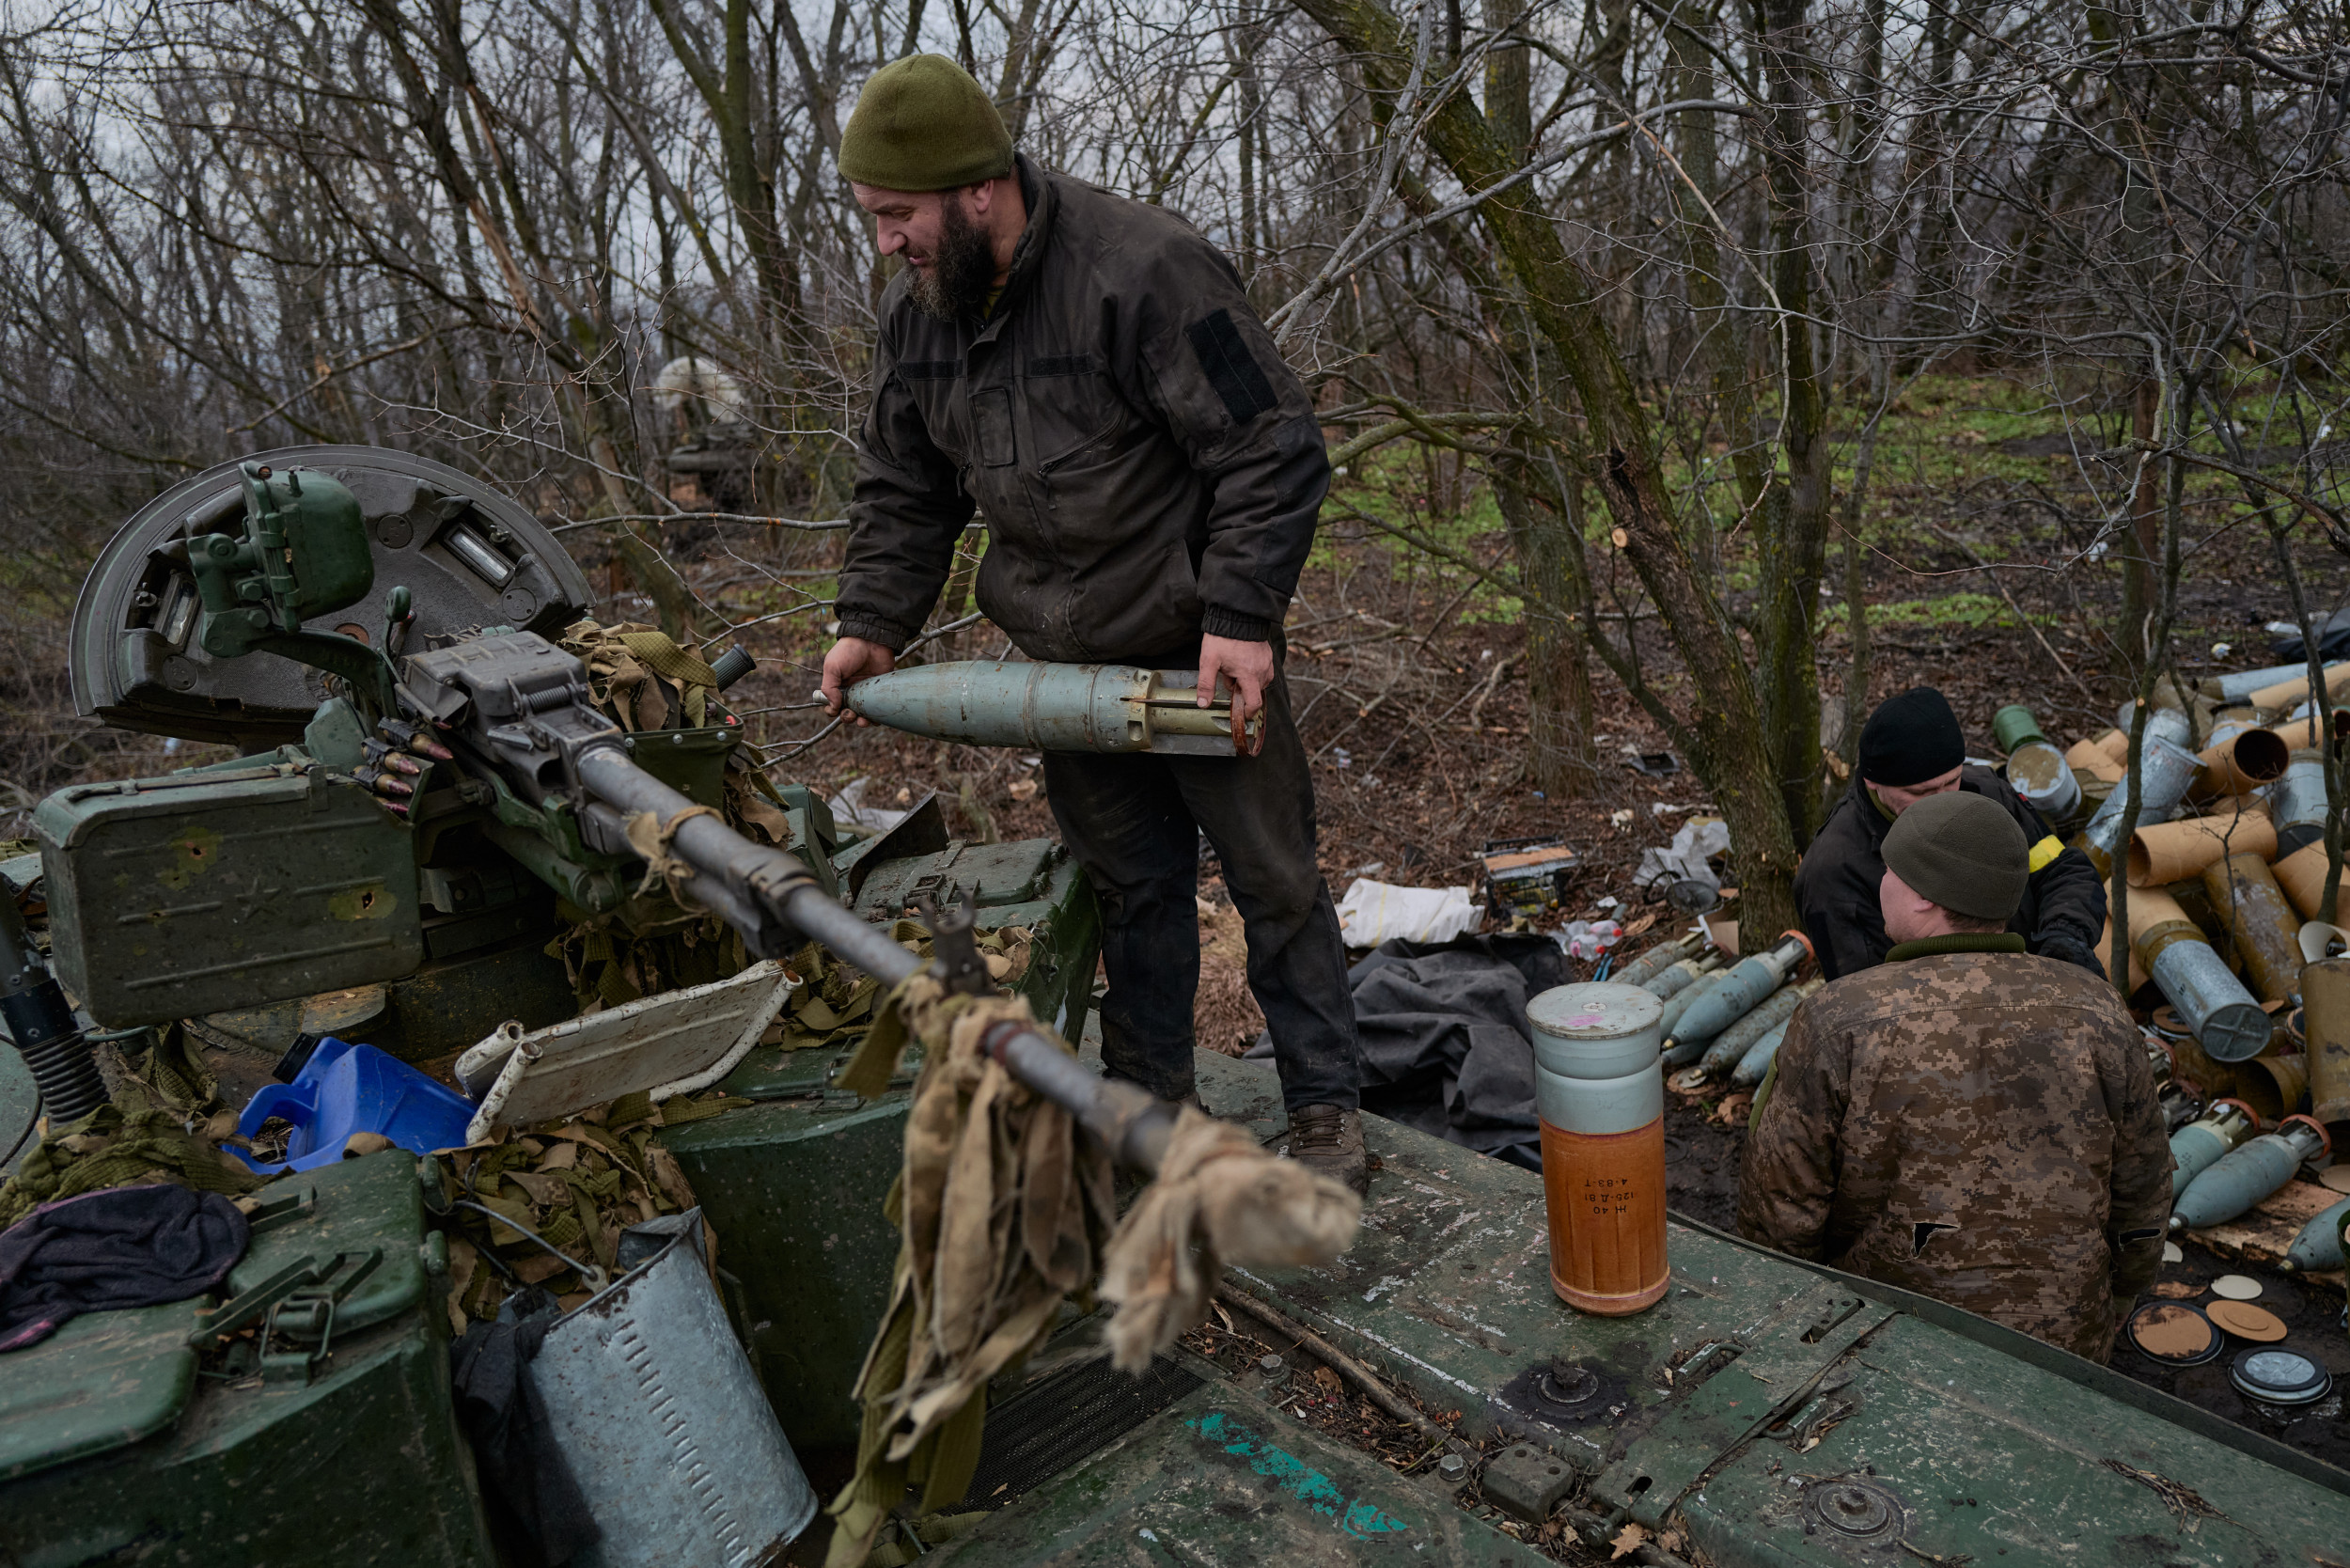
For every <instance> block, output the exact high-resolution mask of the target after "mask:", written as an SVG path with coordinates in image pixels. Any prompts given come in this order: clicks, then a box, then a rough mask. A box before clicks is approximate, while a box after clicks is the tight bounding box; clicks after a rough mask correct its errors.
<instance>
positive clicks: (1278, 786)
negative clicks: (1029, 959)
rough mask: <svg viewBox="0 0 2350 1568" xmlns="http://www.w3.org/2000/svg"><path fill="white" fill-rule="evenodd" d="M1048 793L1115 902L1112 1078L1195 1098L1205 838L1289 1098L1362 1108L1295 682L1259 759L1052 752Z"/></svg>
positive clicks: (1109, 923)
mask: <svg viewBox="0 0 2350 1568" xmlns="http://www.w3.org/2000/svg"><path fill="white" fill-rule="evenodd" d="M1276 646H1278V645H1276ZM1184 662H1185V663H1188V662H1189V661H1187V660H1186V661H1184ZM1169 667H1173V666H1169ZM1044 785H1045V789H1046V790H1047V792H1049V793H1050V796H1051V799H1052V803H1053V816H1054V819H1055V820H1056V821H1057V822H1058V823H1060V831H1061V837H1062V839H1064V840H1065V841H1066V842H1067V844H1068V845H1069V849H1070V852H1071V853H1072V854H1073V855H1075V856H1076V857H1077V860H1078V863H1079V864H1081V865H1083V866H1084V867H1085V869H1086V874H1087V875H1088V876H1089V877H1090V878H1091V879H1092V882H1093V886H1094V891H1095V892H1096V893H1098V894H1099V895H1100V897H1101V900H1102V927H1103V930H1102V961H1103V966H1104V967H1105V969H1107V970H1108V972H1109V992H1108V995H1107V996H1105V998H1104V999H1103V1003H1102V1060H1103V1062H1104V1064H1105V1066H1107V1067H1108V1069H1109V1070H1110V1072H1111V1074H1113V1075H1115V1076H1118V1077H1123V1078H1131V1079H1133V1080H1134V1081H1135V1082H1136V1083H1138V1084H1140V1085H1142V1086H1143V1087H1144V1088H1145V1089H1148V1090H1151V1091H1152V1093H1154V1094H1157V1095H1159V1096H1160V1097H1162V1098H1164V1099H1169V1100H1178V1099H1181V1098H1183V1096H1184V1095H1186V1094H1189V1093H1191V1092H1192V1087H1193V1086H1192V1058H1191V1053H1192V1048H1193V1037H1192V1007H1193V1004H1194V1001H1195V999H1196V997H1197V995H1198V992H1199V902H1198V899H1199V835H1201V834H1202V833H1204V834H1206V835H1207V839H1208V842H1209V843H1210V844H1212V845H1213V846H1214V849H1215V853H1216V855H1217V858H1219V859H1220V860H1222V861H1223V863H1224V885H1225V886H1226V887H1227V888H1229V889H1230V892H1231V895H1232V902H1233V904H1234V906H1235V907H1237V908H1238V909H1239V910H1240V914H1241V918H1242V919H1243V920H1244V921H1245V922H1246V930H1247V937H1248V988H1249V989H1250V990H1251V991H1253V992H1255V993H1256V996H1257V1005H1258V1006H1260V1007H1261V1008H1263V1009H1264V1015H1265V1023H1266V1024H1267V1026H1268V1027H1270V1028H1271V1029H1272V1031H1273V1055H1274V1061H1275V1064H1276V1065H1277V1067H1278V1068H1279V1069H1280V1074H1281V1098H1282V1101H1283V1102H1284V1104H1285V1105H1287V1106H1288V1107H1289V1108H1290V1109H1291V1110H1295V1109H1297V1108H1298V1107H1299V1106H1301V1105H1337V1106H1340V1108H1341V1109H1346V1110H1352V1109H1354V1108H1355V1105H1356V1103H1357V1100H1358V1098H1359V1089H1360V1085H1361V1056H1360V1052H1359V1050H1358V1048H1357V1046H1356V1043H1355V1003H1354V998H1353V996H1352V994H1351V993H1350V992H1349V991H1348V990H1347V985H1346V942H1345V938H1344V937H1342V936H1341V935H1340V933H1339V916H1338V911H1337V910H1336V909H1334V908H1332V907H1331V904H1330V889H1329V888H1328V886H1326V885H1324V882H1323V880H1322V871H1321V869H1320V868H1319V867H1317V866H1316V865H1315V863H1314V791H1313V780H1312V778H1311V777H1310V776H1308V773H1307V771H1306V747H1305V744H1304V743H1303V742H1302V741H1300V740H1299V739H1298V734H1297V726H1296V724H1295V722H1294V721H1293V719H1292V717H1291V713H1290V701H1289V687H1288V683H1287V682H1285V681H1284V680H1282V679H1281V678H1279V677H1278V676H1277V677H1276V678H1275V680H1274V682H1273V684H1272V685H1271V686H1270V687H1269V688H1267V690H1266V692H1265V705H1264V749H1263V750H1262V751H1261V752H1260V753H1259V754H1258V755H1256V756H1254V757H1159V756H1151V755H1144V754H1135V753H1126V754H1122V755H1108V756H1101V755H1094V754H1090V753H1076V752H1051V753H1048V754H1047V755H1046V756H1045V759H1044Z"/></svg>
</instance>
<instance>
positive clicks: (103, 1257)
mask: <svg viewBox="0 0 2350 1568" xmlns="http://www.w3.org/2000/svg"><path fill="white" fill-rule="evenodd" d="M251 1235H252V1231H251V1230H250V1229H249V1228H248V1227H247V1226H246V1224H245V1220H244V1215H243V1214H242V1213H240V1212H239V1211H238V1209H237V1206H236V1205H235V1204H234V1203H231V1202H229V1201H228V1200H227V1199H226V1198H223V1197H222V1196H221V1195H220V1194H218V1193H216V1192H196V1191H194V1190H192V1189H190V1188H187V1187H180V1186H171V1185H169V1184H161V1183H147V1184H141V1185H138V1186H129V1187H107V1188H105V1189H103V1190H102V1191H99V1192H86V1193H82V1194H80V1195H78V1196H76V1197H72V1198H60V1199H58V1200H56V1201H55V1202H54V1203H43V1204H42V1205H41V1206H40V1207H39V1208H38V1209H35V1210H34V1211H33V1212H32V1213H31V1214H29V1215H25V1216H24V1218H23V1219H20V1220H18V1221H17V1222H16V1223H15V1224H14V1225H12V1226H10V1227H9V1228H8V1232H7V1234H5V1235H0V1351H10V1350H23V1349H24V1347H26V1346H27V1345H33V1344H38V1343H39V1342H40V1341H43V1340H45V1339H47V1338H48V1337H49V1336H50V1335H51V1334H54V1333H55V1332H56V1331H57V1329H58V1328H59V1327H60V1326H61V1325H64V1324H66V1323H69V1322H71V1321H72V1320H73V1319H74V1318H77V1317H80V1316H81V1315H82V1314H83V1313H85V1312H114V1311H120V1310H122V1309H126V1308H131V1307H152V1306H155V1305H157V1304H158V1303H161V1302H165V1301H185V1300H186V1299H187V1298H188V1297H190V1296H192V1295H201V1294H203V1293H204V1292H206V1291H209V1290H211V1289H212V1288H213V1287H214V1286H216V1285H218V1284H219V1283H220V1282H221V1281H222V1280H224V1279H226V1278H228V1271H229V1270H230V1269H232V1268H234V1267H236V1264H237V1260H238V1259H240V1258H242V1257H243V1256H244V1248H245V1243H246V1242H247V1241H248V1240H249V1239H250V1238H251Z"/></svg>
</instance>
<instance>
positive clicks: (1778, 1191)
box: [1738, 934, 2170, 1361]
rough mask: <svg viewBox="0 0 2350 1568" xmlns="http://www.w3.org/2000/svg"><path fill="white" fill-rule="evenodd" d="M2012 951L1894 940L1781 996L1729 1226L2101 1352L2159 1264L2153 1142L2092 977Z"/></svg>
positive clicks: (2130, 1058)
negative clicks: (1778, 1038)
mask: <svg viewBox="0 0 2350 1568" xmlns="http://www.w3.org/2000/svg"><path fill="white" fill-rule="evenodd" d="M2022 946H2023V943H2022V939H2021V938H2019V937H2016V936H2013V935H2012V934H2007V935H1999V936H1976V937H1937V938H1934V939H1932V940H1929V941H1925V942H1913V943H1905V944H1904V945H1903V946H1901V947H1899V948H1896V949H1893V951H1892V953H1891V954H1890V955H1889V959H1890V961H1888V963H1887V964H1884V965H1883V966H1881V967H1878V968H1874V969H1870V970H1865V971H1863V972H1862V973H1860V974H1857V975H1851V976H1847V977H1846V978H1844V979H1842V980H1837V981H1834V982H1833V983H1831V984H1830V985H1828V986H1827V987H1826V988H1825V990H1822V991H1820V992H1818V993H1817V994H1815V995H1814V996H1810V998H1808V999H1807V1000H1806V1001H1805V1002H1804V1003H1803V1005H1802V1006H1801V1007H1799V1008H1797V1009H1796V1010H1795V1014H1794V1018H1793V1019H1792V1020H1791V1021H1790V1022H1789V1024H1788V1027H1787V1038H1786V1041H1785V1043H1783V1044H1782V1045H1781V1046H1780V1047H1779V1051H1778V1062H1777V1070H1776V1072H1775V1073H1774V1074H1773V1078H1772V1080H1771V1081H1770V1082H1768V1083H1766V1084H1765V1086H1764V1092H1763V1096H1762V1097H1761V1098H1760V1103H1759V1105H1758V1107H1757V1111H1756V1115H1755V1119H1754V1124H1753V1131H1752V1132H1751V1134H1750V1135H1749V1136H1748V1137H1747V1148H1746V1156H1745V1160H1744V1162H1743V1164H1742V1165H1741V1167H1740V1170H1739V1181H1738V1229H1739V1231H1741V1233H1743V1234H1745V1235H1746V1236H1747V1237H1748V1238H1750V1239H1752V1240H1755V1241H1759V1242H1763V1243H1764V1244H1766V1245H1767V1246H1770V1247H1778V1249H1779V1250H1781V1251H1783V1252H1787V1253H1790V1254H1792V1255H1794V1256H1795V1257H1798V1258H1808V1259H1812V1260H1815V1261H1817V1262H1825V1263H1828V1264H1831V1265H1832V1266H1834V1267H1837V1268H1841V1269H1843V1270H1845V1271H1847V1272H1849V1273H1853V1274H1858V1275H1863V1276H1866V1277H1867V1278H1872V1279H1881V1280H1883V1281H1884V1282H1885V1283H1887V1284H1888V1285H1898V1286H1901V1287H1902V1288H1903V1289H1904V1290H1911V1291H1917V1292H1919V1294H1924V1295H1930V1296H1934V1297H1935V1298H1937V1299H1939V1300H1942V1301H1947V1302H1950V1303H1951V1305H1953V1306H1956V1307H1963V1308H1966V1309H1967V1310H1968V1311H1971V1312H1979V1313H1981V1314H1982V1316H1984V1317H1987V1318H1990V1319H1992V1320H1993V1321H1995V1322H1998V1323H2002V1324H2005V1325H2008V1326H2009V1327H2011V1328H2019V1329H2022V1330H2023V1331H2024V1332H2025V1333H2028V1334H2032V1335H2036V1336H2037V1337H2039V1338H2040V1339H2043V1340H2045V1341H2048V1342H2049V1343H2051V1344H2055V1345H2060V1346H2062V1347H2063V1348H2065V1349H2067V1350H2070V1351H2074V1352H2076V1354H2078V1355H2082V1356H2089V1357H2090V1358H2092V1360H2100V1361H2101V1360H2104V1359H2105V1358H2106V1356H2107V1355H2108V1354H2109V1353H2110V1352H2111V1350H2112V1346H2113V1336H2114V1330H2115V1328H2116V1327H2117V1326H2118V1324H2119V1321H2120V1315H2121V1314H2122V1313H2123V1312H2126V1311H2127V1309H2128V1306H2129V1302H2130V1298H2131V1297H2133V1296H2135V1295H2136V1294H2138V1293H2139V1291H2141V1290H2143V1289H2145V1288H2146V1287H2147V1286H2148V1285H2149V1284H2151V1283H2152V1282H2153V1279H2154V1271H2155V1269H2156V1267H2157V1266H2158V1265H2159V1264H2160V1262H2161V1261H2162V1238H2163V1230H2164V1227H2165V1225H2166V1224H2167V1223H2168V1221H2169V1218H2170V1142H2169V1138H2168V1137H2167V1128H2166V1126H2165V1123H2164V1121H2163V1117H2162V1111H2161V1108H2160V1106H2159V1105H2158V1103H2157V1102H2156V1100H2155V1095H2154V1074H2153V1072H2152V1070H2151V1069H2150V1068H2149V1066H2148V1065H2147V1060H2146V1052H2145V1047H2144V1046H2143V1045H2142V1044H2141V1043H2140V1042H2139V1033H2138V1031H2137V1029H2136V1028H2134V1027H2132V1026H2131V1024H2130V1021H2129V1018H2128V1016H2127V1015H2126V1014H2124V1013H2123V1011H2122V1008H2121V1006H2120V1004H2119V1002H2118V1001H2117V1000H2116V999H2115V997H2114V995H2113V992H2112V990H2111V988H2110V987H2108V986H2107V985H2106V984H2105V983H2104V982H2103V981H2101V980H2098V979H2097V978H2096V977H2094V976H2092V975H2091V974H2089V973H2088V972H2086V971H2085V970H2082V969H2080V968H2078V967H2077V966H2076V965H2074V964H2064V963H2060V962H2058V961H2056V960H2053V959H2044V958H2033V957H2029V956H2027V955H2026V954H2025V953H2023V951H2022V950H2021V949H2022ZM1952 949H1960V950H1952Z"/></svg>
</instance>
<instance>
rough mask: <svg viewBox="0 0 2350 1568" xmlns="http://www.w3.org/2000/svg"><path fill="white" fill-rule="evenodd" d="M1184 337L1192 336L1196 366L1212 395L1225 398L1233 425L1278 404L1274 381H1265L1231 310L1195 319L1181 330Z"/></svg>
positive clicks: (1192, 349)
mask: <svg viewBox="0 0 2350 1568" xmlns="http://www.w3.org/2000/svg"><path fill="white" fill-rule="evenodd" d="M1183 336H1184V337H1188V338H1190V339H1191V352H1192V353H1196V354H1198V355H1199V368H1200V369H1201V370H1203V371H1205V372H1206V373H1207V377H1208V384H1209V385H1210V386H1213V387H1214V388H1215V395H1216V396H1217V397H1219V398H1221V399H1223V400H1224V409H1225V412H1226V413H1228V414H1230V416H1232V423H1233V424H1235V425H1245V424H1246V423H1247V422H1248V421H1249V420H1251V419H1254V418H1255V417H1256V416H1258V415H1260V414H1263V413H1266V412H1267V411H1269V410H1271V409H1274V408H1277V407H1278V406H1279V405H1280V400H1279V399H1277V398H1276V397H1275V396H1274V395H1273V384H1272V383H1271V382H1269V381H1267V380H1265V375H1264V370H1263V369H1262V368H1261V367H1260V366H1259V365H1258V364H1257V360H1256V356H1255V355H1254V354H1251V353H1249V352H1248V345H1247V344H1246V342H1244V341H1243V340H1242V338H1241V335H1240V328H1238V327H1236V326H1234V325H1233V324H1232V313H1231V312H1230V311H1229V310H1219V311H1217V312H1216V313H1215V314H1214V315H1213V316H1210V317H1209V318H1208V319H1207V320H1206V321H1194V322H1193V323H1192V324H1191V325H1190V326H1188V327H1185V328H1184V329H1183Z"/></svg>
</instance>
